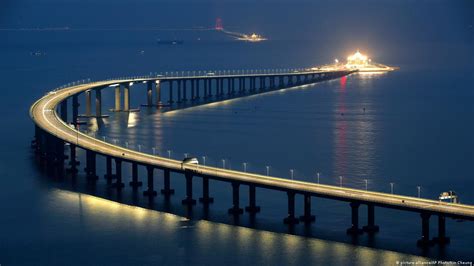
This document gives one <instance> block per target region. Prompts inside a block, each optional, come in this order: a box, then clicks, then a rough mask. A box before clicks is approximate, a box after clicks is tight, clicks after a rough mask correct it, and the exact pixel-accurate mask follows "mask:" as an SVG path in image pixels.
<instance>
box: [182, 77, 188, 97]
mask: <svg viewBox="0 0 474 266" xmlns="http://www.w3.org/2000/svg"><path fill="white" fill-rule="evenodd" d="M187 82H188V81H187V80H185V79H184V80H183V102H186V101H187V100H188V97H187V95H186V94H187V93H186V91H187V88H186V85H187V84H186V83H187Z"/></svg>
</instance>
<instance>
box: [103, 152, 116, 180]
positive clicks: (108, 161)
mask: <svg viewBox="0 0 474 266" xmlns="http://www.w3.org/2000/svg"><path fill="white" fill-rule="evenodd" d="M113 176H114V175H113V174H112V157H110V156H107V157H105V175H104V178H105V179H107V183H109V184H110V183H112V178H113Z"/></svg>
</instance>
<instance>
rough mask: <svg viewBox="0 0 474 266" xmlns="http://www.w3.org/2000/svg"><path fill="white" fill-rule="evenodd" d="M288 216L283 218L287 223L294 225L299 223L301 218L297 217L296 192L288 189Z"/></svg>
mask: <svg viewBox="0 0 474 266" xmlns="http://www.w3.org/2000/svg"><path fill="white" fill-rule="evenodd" d="M286 194H287V195H288V216H287V217H286V218H285V219H283V222H284V223H285V224H289V225H293V224H298V223H299V220H298V219H297V218H296V217H295V192H293V191H288V192H287V193H286Z"/></svg>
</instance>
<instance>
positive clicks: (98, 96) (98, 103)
mask: <svg viewBox="0 0 474 266" xmlns="http://www.w3.org/2000/svg"><path fill="white" fill-rule="evenodd" d="M95 116H96V117H101V116H102V90H101V89H96V90H95Z"/></svg>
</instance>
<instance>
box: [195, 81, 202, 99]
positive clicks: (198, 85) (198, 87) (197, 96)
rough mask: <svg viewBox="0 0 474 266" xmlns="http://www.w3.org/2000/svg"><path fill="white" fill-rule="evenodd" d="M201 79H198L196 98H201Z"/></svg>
mask: <svg viewBox="0 0 474 266" xmlns="http://www.w3.org/2000/svg"><path fill="white" fill-rule="evenodd" d="M200 85H201V84H200V80H199V79H196V99H199V98H200V97H199V90H200V89H201V88H200V87H201V86H200Z"/></svg>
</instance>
